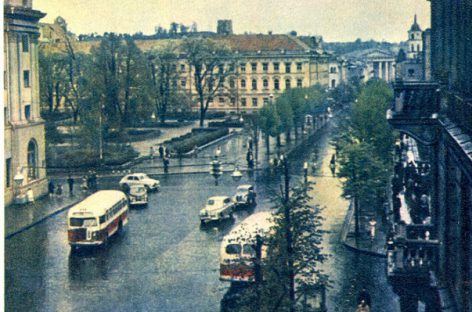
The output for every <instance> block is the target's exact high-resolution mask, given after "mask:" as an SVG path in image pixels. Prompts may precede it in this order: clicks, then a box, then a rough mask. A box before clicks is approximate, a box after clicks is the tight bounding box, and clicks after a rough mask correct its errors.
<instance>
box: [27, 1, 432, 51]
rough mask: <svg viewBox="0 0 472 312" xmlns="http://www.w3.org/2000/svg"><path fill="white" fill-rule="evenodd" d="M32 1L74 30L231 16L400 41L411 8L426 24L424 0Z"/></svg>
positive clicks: (203, 25)
mask: <svg viewBox="0 0 472 312" xmlns="http://www.w3.org/2000/svg"><path fill="white" fill-rule="evenodd" d="M33 6H34V8H35V9H38V10H41V11H43V12H45V13H47V16H46V17H45V18H44V19H43V22H52V21H53V20H54V19H55V18H56V17H57V16H59V15H60V16H62V17H64V18H65V20H66V21H67V23H68V25H69V29H70V30H71V31H72V32H74V33H76V34H81V33H92V32H97V33H103V32H119V33H131V34H132V33H136V32H139V31H141V32H143V33H145V34H151V33H153V32H154V27H155V26H157V25H162V26H163V27H165V28H168V27H169V24H170V23H171V22H172V21H176V22H178V23H183V24H186V25H191V24H192V22H196V23H197V25H198V29H199V30H212V31H215V30H216V21H217V20H218V19H231V20H233V30H234V32H235V33H244V32H253V33H267V31H268V30H272V31H273V32H274V33H287V32H289V31H291V30H295V31H297V32H298V33H299V34H312V35H321V36H323V38H324V40H325V41H352V40H355V39H356V38H361V39H362V40H369V39H375V40H387V41H395V42H398V41H403V40H406V38H407V34H406V32H407V30H408V29H409V27H410V26H411V24H412V21H413V16H414V14H415V13H416V14H417V15H418V23H419V24H420V26H421V27H422V29H425V28H428V27H429V25H430V4H429V2H428V1H426V0H33Z"/></svg>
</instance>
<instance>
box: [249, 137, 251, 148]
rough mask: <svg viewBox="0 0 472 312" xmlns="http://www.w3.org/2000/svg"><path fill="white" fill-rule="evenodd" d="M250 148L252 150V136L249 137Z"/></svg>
mask: <svg viewBox="0 0 472 312" xmlns="http://www.w3.org/2000/svg"><path fill="white" fill-rule="evenodd" d="M249 149H250V150H252V138H249Z"/></svg>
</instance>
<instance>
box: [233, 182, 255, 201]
mask: <svg viewBox="0 0 472 312" xmlns="http://www.w3.org/2000/svg"><path fill="white" fill-rule="evenodd" d="M233 202H234V203H235V204H236V205H254V204H255V203H256V192H255V191H254V186H252V185H251V184H243V185H240V186H238V188H237V190H236V194H235V195H234V196H233Z"/></svg>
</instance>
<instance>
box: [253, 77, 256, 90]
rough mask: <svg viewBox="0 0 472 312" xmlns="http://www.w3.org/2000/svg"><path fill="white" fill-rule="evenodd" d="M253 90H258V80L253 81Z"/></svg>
mask: <svg viewBox="0 0 472 312" xmlns="http://www.w3.org/2000/svg"><path fill="white" fill-rule="evenodd" d="M252 90H257V80H256V79H252Z"/></svg>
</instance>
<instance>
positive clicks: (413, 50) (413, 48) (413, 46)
mask: <svg viewBox="0 0 472 312" xmlns="http://www.w3.org/2000/svg"><path fill="white" fill-rule="evenodd" d="M411 52H415V45H414V44H412V45H411Z"/></svg>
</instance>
